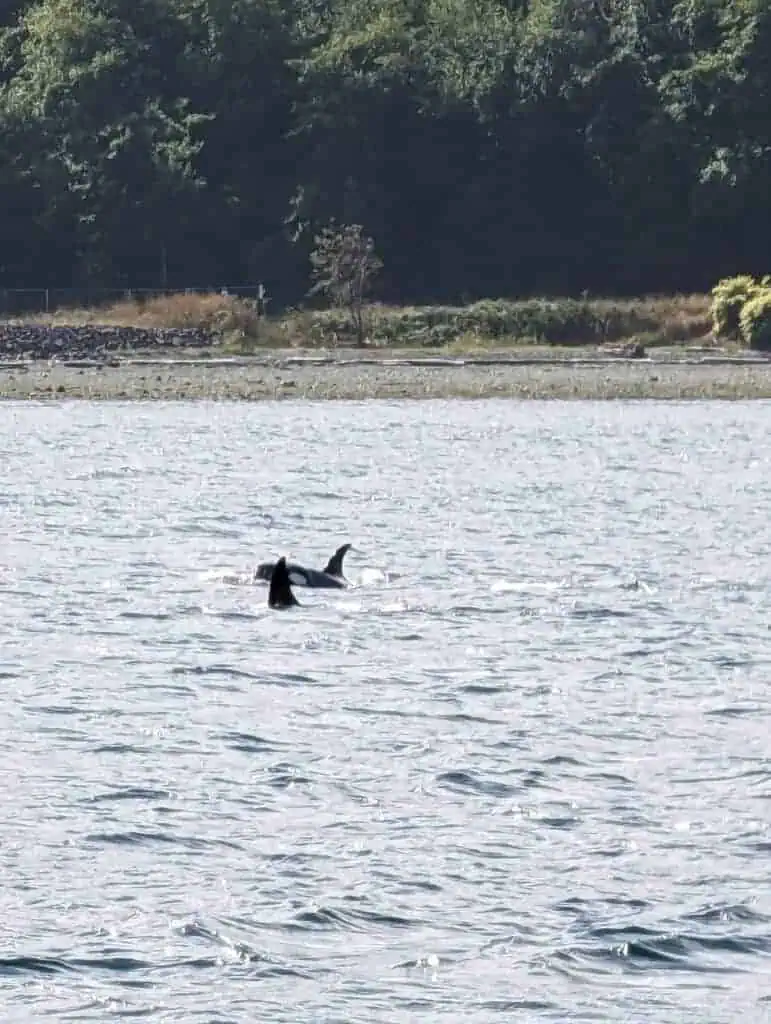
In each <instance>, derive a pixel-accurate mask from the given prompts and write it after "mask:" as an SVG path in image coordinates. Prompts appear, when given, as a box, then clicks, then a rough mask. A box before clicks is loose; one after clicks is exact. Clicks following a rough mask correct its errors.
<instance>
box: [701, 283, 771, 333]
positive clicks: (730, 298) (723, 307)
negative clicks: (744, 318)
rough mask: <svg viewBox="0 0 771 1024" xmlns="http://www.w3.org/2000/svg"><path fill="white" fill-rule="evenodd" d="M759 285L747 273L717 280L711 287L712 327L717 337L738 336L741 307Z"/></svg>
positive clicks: (755, 291)
mask: <svg viewBox="0 0 771 1024" xmlns="http://www.w3.org/2000/svg"><path fill="white" fill-rule="evenodd" d="M764 280H765V278H764ZM760 287H761V286H760V285H758V282H757V281H756V280H755V279H754V278H752V277H750V275H749V274H739V275H738V276H737V277H724V278H723V280H722V281H718V283H717V284H716V285H715V287H714V288H713V289H712V327H713V330H714V332H715V334H716V336H717V337H718V338H736V337H738V335H739V329H740V324H739V318H740V316H741V312H742V307H743V306H744V304H745V302H747V300H748V299H751V298H752V297H753V296H754V295H755V294H756V293H757V291H758V289H759V288H760Z"/></svg>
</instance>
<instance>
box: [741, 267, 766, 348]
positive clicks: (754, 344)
mask: <svg viewBox="0 0 771 1024" xmlns="http://www.w3.org/2000/svg"><path fill="white" fill-rule="evenodd" d="M766 280H767V279H766ZM739 323H740V326H741V332H742V338H743V339H744V342H745V344H746V345H747V346H748V347H749V348H754V349H758V350H759V351H762V352H771V287H769V285H768V284H767V285H766V286H765V287H760V288H757V289H756V290H755V292H754V293H753V294H752V295H751V297H750V298H748V299H747V301H746V302H745V303H744V305H743V306H742V310H741V313H740V316H739Z"/></svg>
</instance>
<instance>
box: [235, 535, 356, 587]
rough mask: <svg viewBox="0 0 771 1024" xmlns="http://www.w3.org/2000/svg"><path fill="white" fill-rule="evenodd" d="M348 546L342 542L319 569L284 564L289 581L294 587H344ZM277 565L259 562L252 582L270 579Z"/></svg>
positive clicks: (292, 563) (349, 546)
mask: <svg viewBox="0 0 771 1024" xmlns="http://www.w3.org/2000/svg"><path fill="white" fill-rule="evenodd" d="M350 548H351V545H350V544H342V545H341V546H340V547H339V548H338V549H337V551H335V553H334V555H332V557H331V558H330V559H329V561H328V562H327V564H326V566H325V568H324V569H321V570H319V569H306V567H305V566H304V565H297V563H295V562H290V563H289V564H288V565H287V566H286V569H287V573H288V575H289V582H290V583H293V584H294V585H295V586H296V587H319V588H326V589H333V588H338V589H340V588H343V587H345V586H346V583H347V581H346V579H345V577H344V576H343V559H344V558H345V556H346V553H347V552H348V551H349V550H350ZM285 564H286V562H285ZM277 565H278V563H275V564H274V563H273V562H261V563H260V564H259V565H258V566H257V568H256V569H255V570H254V577H253V582H255V583H256V582H257V580H268V581H270V580H272V578H273V573H274V572H275V570H276V566H277Z"/></svg>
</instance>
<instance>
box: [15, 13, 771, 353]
mask: <svg viewBox="0 0 771 1024" xmlns="http://www.w3.org/2000/svg"><path fill="white" fill-rule="evenodd" d="M769 53H771V3H769V0H676V2H674V3H664V2H663V0H624V2H623V3H622V2H618V0H323V2H319V0H9V2H8V3H5V4H3V5H2V12H0V129H2V130H1V131H0V184H2V188H3V195H4V197H5V203H4V206H3V212H2V215H1V216H2V223H1V224H0V228H1V229H2V237H3V240H4V250H3V256H2V260H0V286H4V287H24V286H26V287H40V286H42V285H45V284H48V285H51V286H67V285H75V284H81V283H89V284H99V285H104V286H116V285H125V286H135V287H139V286H157V285H163V286H164V287H165V286H167V285H168V286H177V287H184V286H185V285H201V286H208V285H211V286H212V287H216V286H219V285H221V284H224V283H230V284H238V283H248V282H252V283H257V281H259V280H261V279H262V280H265V283H266V284H267V285H268V286H269V289H270V292H271V294H272V295H273V296H274V299H275V306H274V308H276V307H279V306H286V305H288V304H292V303H294V302H296V301H297V300H298V299H299V297H300V296H301V295H303V294H304V293H305V292H306V290H307V286H308V280H307V278H308V258H309V255H310V252H311V250H312V249H313V247H314V241H313V239H314V236H316V235H318V234H319V231H320V226H321V225H325V224H328V223H329V222H330V221H332V220H335V221H336V222H337V223H342V224H360V225H361V226H362V232H363V233H364V234H366V235H371V236H373V237H375V238H377V240H378V251H379V255H380V257H381V258H382V259H383V262H384V265H385V267H386V268H387V274H385V275H384V276H383V287H382V289H381V294H382V295H383V296H384V298H386V299H387V300H388V301H400V302H404V301H412V302H426V301H431V302H434V303H435V304H436V306H435V308H436V309H444V310H448V311H449V310H452V311H453V312H447V313H446V314H443V316H444V319H441V317H440V320H439V321H437V322H432V323H429V322H428V321H427V320H426V321H422V322H421V325H420V327H419V328H418V327H415V331H416V332H417V333H420V332H421V331H422V332H423V334H424V335H425V337H427V338H429V339H431V338H435V339H440V338H442V337H445V336H446V335H448V332H449V333H452V332H455V331H462V330H466V329H468V330H472V331H474V330H477V328H478V327H479V325H480V324H482V325H483V327H484V330H485V331H488V332H491V331H501V332H504V333H505V332H514V333H516V334H518V335H521V336H538V337H544V338H554V339H561V338H566V337H570V338H574V339H582V338H594V337H599V336H601V335H602V333H603V332H605V333H606V334H607V333H608V332H609V331H610V332H611V333H612V331H613V329H614V328H613V324H612V316H613V315H612V314H610V313H609V314H608V316H610V320H609V321H602V322H599V323H597V322H595V321H594V320H593V319H592V315H590V314H589V313H587V312H586V309H585V304H583V303H581V302H580V301H578V300H571V301H572V305H571V304H570V303H568V302H567V301H562V300H560V301H559V302H541V303H538V302H534V303H531V304H530V305H529V306H527V307H526V306H525V305H522V304H520V303H517V304H515V305H516V307H517V312H516V315H515V314H514V313H512V312H511V310H510V309H509V308H508V307H506V308H505V309H504V308H503V307H502V306H501V305H500V304H497V303H492V304H490V303H488V304H487V305H486V307H485V308H486V310H487V312H486V313H485V315H484V316H482V314H481V313H479V311H478V310H477V312H476V313H474V314H473V315H472V314H470V313H469V314H467V315H466V320H465V321H464V317H463V315H462V314H461V312H460V311H459V307H460V305H461V304H466V303H473V301H474V300H475V299H479V298H480V296H484V295H490V294H497V295H507V296H524V295H534V294H547V295H574V296H575V295H580V294H581V293H583V292H584V291H586V290H588V291H591V292H592V293H597V294H616V295H629V294H641V293H646V292H650V291H661V292H671V291H683V290H687V291H704V290H705V289H706V288H707V287H708V286H709V283H711V282H712V281H715V280H718V279H719V278H721V277H726V276H727V275H730V274H731V273H733V272H734V270H735V267H736V266H742V267H746V268H748V270H749V271H750V272H751V273H756V272H757V270H758V269H759V268H760V267H761V266H762V265H763V264H764V262H765V260H766V259H767V246H768V239H767V235H768V229H767V225H768V221H769V216H771V118H769V117H768V110H769V104H770V103H771V61H770V60H769V59H768V54H769ZM167 278H168V280H167ZM726 308H728V307H726ZM730 308H731V309H733V310H734V311H735V309H736V304H735V303H734V306H732V307H730ZM333 315H334V316H336V315H338V314H336V313H334V311H332V313H330V316H333ZM438 315H439V314H437V316H438ZM727 315H728V317H729V319H728V320H726V321H725V325H724V323H723V321H722V320H721V321H720V329H721V330H735V329H736V315H735V312H732V313H730V314H727ZM405 316H406V315H405ZM731 317H733V319H732V320H731ZM475 318H476V319H475ZM405 324H406V326H405V327H404V329H405V330H407V331H408V332H409V331H412V329H413V327H412V326H410V325H409V317H406V320H405ZM464 324H465V326H464ZM469 325H470V326H469ZM413 326H414V325H413ZM399 329H400V330H401V328H399ZM383 330H384V331H386V332H387V331H390V330H396V328H395V327H394V325H393V323H392V322H391V320H389V324H388V325H384V326H383ZM657 330H658V328H650V330H649V328H648V327H645V326H643V327H641V331H640V332H641V333H643V334H647V333H650V332H651V331H652V332H653V333H655V332H656V331H657ZM489 336H490V337H497V336H502V335H495V334H490V335H489ZM506 336H509V335H508V333H507V334H506Z"/></svg>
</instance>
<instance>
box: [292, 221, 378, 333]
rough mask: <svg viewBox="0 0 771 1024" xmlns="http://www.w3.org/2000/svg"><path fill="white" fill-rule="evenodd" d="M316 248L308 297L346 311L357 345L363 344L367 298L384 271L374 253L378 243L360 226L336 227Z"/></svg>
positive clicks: (324, 232) (325, 230) (326, 230)
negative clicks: (322, 299) (323, 299)
mask: <svg viewBox="0 0 771 1024" xmlns="http://www.w3.org/2000/svg"><path fill="white" fill-rule="evenodd" d="M313 241H314V243H315V246H316V248H315V249H314V250H313V251H312V252H311V256H310V259H311V266H312V268H313V269H312V271H311V275H312V277H313V280H314V282H315V283H314V284H313V287H312V288H311V289H310V291H309V293H308V294H309V295H316V294H318V293H319V292H322V293H323V294H325V295H327V296H328V297H329V298H330V299H331V300H332V302H333V303H334V304H335V305H336V306H339V307H340V308H342V309H347V310H348V313H349V315H350V317H351V323H352V325H353V328H354V331H355V332H356V341H357V343H358V344H359V345H363V344H364V297H365V295H367V293H368V291H369V289H370V286H371V284H372V282H373V280H374V278H375V276H376V275H377V273H378V272H379V271H380V269H381V267H382V263H381V261H380V259H379V258H378V256H377V254H376V253H375V243H374V241H373V240H372V239H371V238H370V237H369V236H367V235H364V234H362V228H361V225H359V224H349V225H346V226H345V227H342V228H340V229H339V230H338V229H337V228H335V226H334V223H331V224H329V225H328V226H327V227H324V228H322V229H321V231H320V233H319V234H318V235H316V236H315V238H314V240H313Z"/></svg>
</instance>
